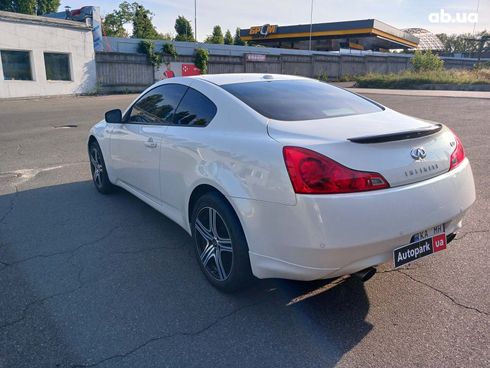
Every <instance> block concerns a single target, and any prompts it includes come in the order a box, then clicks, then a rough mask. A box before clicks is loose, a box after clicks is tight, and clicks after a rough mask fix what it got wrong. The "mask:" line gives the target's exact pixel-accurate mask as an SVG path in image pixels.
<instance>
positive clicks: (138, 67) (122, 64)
mask: <svg viewBox="0 0 490 368" xmlns="http://www.w3.org/2000/svg"><path fill="white" fill-rule="evenodd" d="M95 63H96V69H97V89H98V91H99V92H100V93H116V92H126V93H129V92H140V91H142V90H144V89H145V88H146V87H148V86H149V85H151V84H152V83H153V82H154V76H153V65H151V64H150V63H149V62H148V60H147V57H146V55H141V54H127V53H118V52H110V53H108V52H97V53H96V54H95Z"/></svg>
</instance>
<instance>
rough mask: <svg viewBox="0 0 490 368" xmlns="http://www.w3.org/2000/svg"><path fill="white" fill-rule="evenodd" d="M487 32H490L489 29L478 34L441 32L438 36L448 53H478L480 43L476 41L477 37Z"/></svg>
mask: <svg viewBox="0 0 490 368" xmlns="http://www.w3.org/2000/svg"><path fill="white" fill-rule="evenodd" d="M486 34H488V31H482V32H479V33H477V34H476V35H473V34H471V33H463V34H458V35H457V34H451V35H448V34H446V33H439V34H437V35H436V36H437V37H438V38H439V39H440V40H441V42H442V44H443V45H444V51H445V52H447V53H476V52H478V48H479V47H480V43H479V42H478V41H476V39H478V38H479V37H481V36H484V35H486ZM484 47H485V45H484ZM487 47H488V46H487Z"/></svg>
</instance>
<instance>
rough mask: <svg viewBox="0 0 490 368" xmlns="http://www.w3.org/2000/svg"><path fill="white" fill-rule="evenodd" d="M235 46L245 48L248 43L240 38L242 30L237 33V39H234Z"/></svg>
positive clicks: (238, 29) (237, 30)
mask: <svg viewBox="0 0 490 368" xmlns="http://www.w3.org/2000/svg"><path fill="white" fill-rule="evenodd" d="M233 44H234V45H237V46H245V45H246V42H245V41H243V40H242V39H241V38H240V28H237V29H236V31H235V37H233Z"/></svg>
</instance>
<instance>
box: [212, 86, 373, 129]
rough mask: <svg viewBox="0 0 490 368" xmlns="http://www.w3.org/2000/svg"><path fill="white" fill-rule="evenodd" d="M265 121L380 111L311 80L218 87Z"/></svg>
mask: <svg viewBox="0 0 490 368" xmlns="http://www.w3.org/2000/svg"><path fill="white" fill-rule="evenodd" d="M221 87H222V88H224V89H225V90H227V91H228V92H230V93H231V94H232V95H234V96H236V97H238V98H239V99H240V100H242V101H243V102H245V103H246V104H247V105H249V106H250V107H251V108H253V109H254V110H255V111H257V112H258V113H260V114H262V115H264V116H265V117H268V118H271V119H276V120H287V121H294V120H313V119H324V118H331V117H335V116H346V115H357V114H367V113H371V112H377V111H381V110H382V109H381V108H380V107H378V105H376V104H374V103H372V102H370V101H368V100H366V99H364V98H362V97H359V96H357V95H355V94H353V93H350V92H347V91H344V90H343V89H340V88H336V87H333V86H330V85H328V84H326V83H323V82H319V81H315V80H276V81H263V82H262V81H261V82H249V83H235V84H226V85H223V86H221Z"/></svg>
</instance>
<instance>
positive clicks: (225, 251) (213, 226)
mask: <svg viewBox="0 0 490 368" xmlns="http://www.w3.org/2000/svg"><path fill="white" fill-rule="evenodd" d="M194 226H195V232H196V246H197V251H198V255H199V260H200V262H201V264H202V266H203V267H204V269H205V270H206V271H207V272H208V273H209V275H210V276H212V277H213V278H214V279H216V280H217V281H224V280H226V279H227V278H228V277H229V276H230V274H231V271H232V268H233V245H232V241H231V236H230V232H229V231H228V228H227V226H226V224H225V222H224V221H223V218H222V217H221V216H220V214H219V213H218V211H216V210H215V209H214V208H211V207H203V208H201V210H200V211H199V213H198V214H197V217H196V221H195V225H194Z"/></svg>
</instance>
